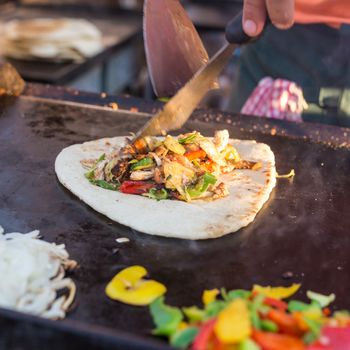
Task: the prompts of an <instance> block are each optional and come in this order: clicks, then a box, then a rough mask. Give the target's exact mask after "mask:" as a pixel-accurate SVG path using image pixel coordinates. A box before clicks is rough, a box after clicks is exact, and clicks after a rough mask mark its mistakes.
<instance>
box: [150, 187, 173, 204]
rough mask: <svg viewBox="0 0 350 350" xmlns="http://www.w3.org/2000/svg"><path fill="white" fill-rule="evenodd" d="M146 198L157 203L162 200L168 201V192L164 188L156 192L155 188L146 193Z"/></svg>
mask: <svg viewBox="0 0 350 350" xmlns="http://www.w3.org/2000/svg"><path fill="white" fill-rule="evenodd" d="M147 197H149V198H152V199H156V200H157V201H160V200H162V199H168V197H169V195H168V191H167V190H166V189H164V188H162V189H160V190H157V189H156V188H151V189H150V190H149V191H148V193H147Z"/></svg>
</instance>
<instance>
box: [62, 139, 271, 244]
mask: <svg viewBox="0 0 350 350" xmlns="http://www.w3.org/2000/svg"><path fill="white" fill-rule="evenodd" d="M124 141H125V137H115V138H108V139H107V138H106V139H101V140H96V141H91V142H86V143H84V144H78V145H73V146H70V147H68V148H65V149H64V150H63V151H62V152H61V153H60V154H59V155H58V157H57V159H56V163H55V170H56V174H57V177H58V179H59V181H60V182H61V183H62V184H63V185H64V186H65V187H67V188H68V189H69V190H70V191H71V192H73V193H74V194H75V195H76V196H78V197H79V198H80V199H81V200H82V201H83V202H85V203H86V204H88V205H89V206H90V207H91V208H93V209H95V210H96V211H98V212H99V213H101V214H104V215H106V216H107V217H109V218H110V219H111V220H114V221H116V222H119V223H120V224H123V225H126V226H129V227H131V228H133V229H135V230H138V231H141V232H144V233H148V234H151V235H158V236H165V237H175V238H183V239H191V240H198V239H209V238H217V237H221V236H223V235H225V234H228V233H232V232H235V231H237V230H239V229H240V228H242V227H244V226H247V225H248V224H249V223H251V222H252V221H253V220H254V218H255V216H256V214H257V213H258V211H259V210H260V209H261V208H262V206H263V205H264V203H265V202H266V201H267V200H268V198H269V196H270V193H271V191H272V189H273V188H274V187H275V184H276V169H275V157H274V154H273V152H272V151H271V149H270V147H269V146H267V145H265V144H262V143H256V142H255V141H241V140H230V143H231V144H232V145H233V146H234V147H236V149H237V151H238V153H239V154H240V156H241V158H242V159H244V160H248V161H255V162H262V164H263V166H262V168H261V169H260V170H257V171H253V170H236V171H234V172H233V173H232V174H227V175H224V176H223V177H222V180H224V181H225V182H226V184H227V186H228V189H229V192H230V195H229V196H228V197H225V198H221V199H218V200H215V201H205V200H195V201H192V202H191V203H186V202H182V201H176V200H162V201H155V200H152V199H149V198H146V197H142V196H137V195H129V194H123V193H120V192H114V191H109V190H105V189H103V188H100V187H97V186H94V185H92V184H90V183H89V181H88V180H87V179H86V178H85V177H84V173H85V172H86V170H85V169H84V168H83V167H82V165H81V164H80V161H81V160H83V159H97V158H99V157H100V156H101V154H103V153H108V152H110V150H111V147H113V146H117V147H120V146H122V145H123V144H124Z"/></svg>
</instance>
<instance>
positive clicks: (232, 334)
mask: <svg viewBox="0 0 350 350" xmlns="http://www.w3.org/2000/svg"><path fill="white" fill-rule="evenodd" d="M214 331H215V334H216V336H217V337H218V339H219V340H220V341H221V342H222V343H224V344H236V343H239V342H241V341H242V340H244V339H246V338H248V337H249V336H250V335H251V333H252V326H251V322H250V316H249V310H248V306H247V302H246V301H245V300H243V299H236V300H234V301H233V302H232V303H231V304H230V305H229V306H228V307H227V308H225V309H224V310H222V311H221V312H220V313H219V315H218V319H217V321H216V324H215V327H214Z"/></svg>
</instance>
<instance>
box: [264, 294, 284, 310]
mask: <svg viewBox="0 0 350 350" xmlns="http://www.w3.org/2000/svg"><path fill="white" fill-rule="evenodd" d="M264 304H265V305H268V306H272V307H275V308H276V309H279V310H281V311H286V310H287V309H288V304H287V303H286V302H284V301H282V300H278V299H274V298H270V297H266V298H265V299H264Z"/></svg>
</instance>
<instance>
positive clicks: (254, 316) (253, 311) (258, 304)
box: [249, 294, 265, 329]
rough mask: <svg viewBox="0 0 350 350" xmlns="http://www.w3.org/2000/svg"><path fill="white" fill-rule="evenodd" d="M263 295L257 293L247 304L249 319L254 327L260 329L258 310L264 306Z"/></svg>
mask: <svg viewBox="0 0 350 350" xmlns="http://www.w3.org/2000/svg"><path fill="white" fill-rule="evenodd" d="M264 300H265V296H264V295H262V294H258V295H257V296H256V297H255V298H254V299H253V300H252V302H251V303H250V304H249V313H250V321H251V322H252V325H253V326H254V328H256V329H261V320H260V317H259V311H260V309H261V308H262V307H263V306H264Z"/></svg>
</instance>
